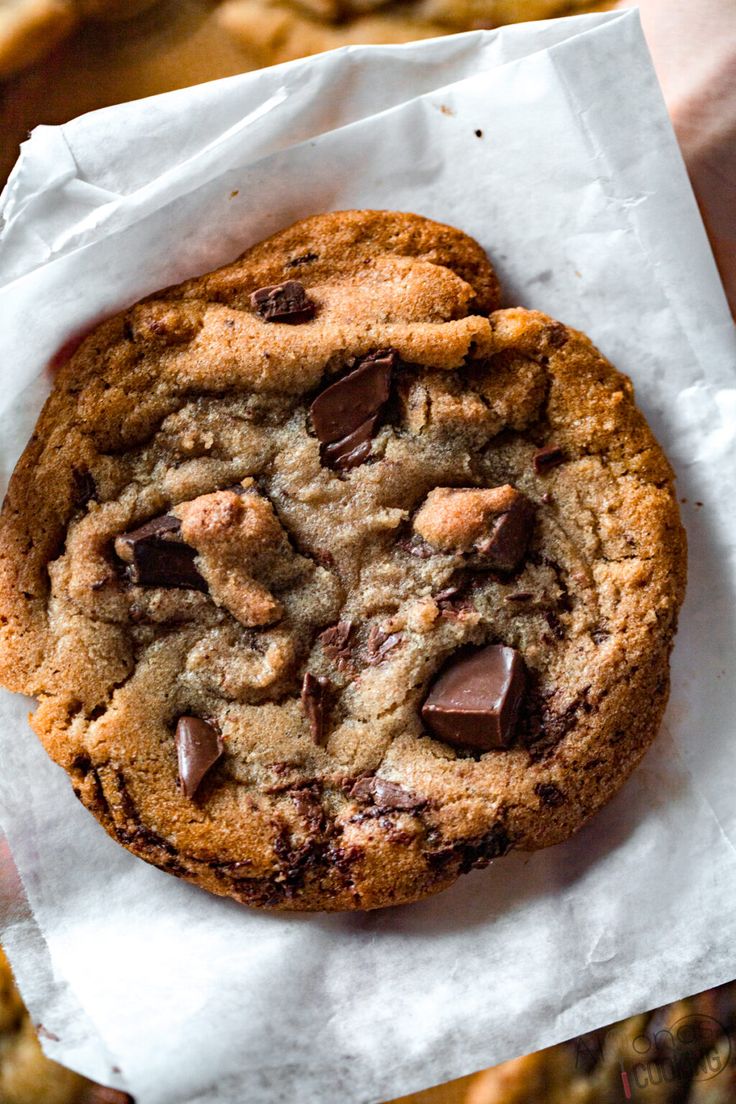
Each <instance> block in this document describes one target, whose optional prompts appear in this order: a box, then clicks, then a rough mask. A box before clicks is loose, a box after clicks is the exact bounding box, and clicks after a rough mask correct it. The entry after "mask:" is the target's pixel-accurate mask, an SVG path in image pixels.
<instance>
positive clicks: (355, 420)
mask: <svg viewBox="0 0 736 1104" xmlns="http://www.w3.org/2000/svg"><path fill="white" fill-rule="evenodd" d="M396 359H397V356H396V353H395V352H394V351H393V349H386V350H381V351H380V352H377V353H371V354H370V355H369V356H366V357H363V359H362V360H361V361H359V363H358V365H357V366H356V367H355V368H353V370H352V371H351V372H348V374H347V375H346V376H343V377H342V379H339V380H337V381H336V382H335V383H332V384H330V386H329V387H326V388H325V390H324V391H322V392H321V393H320V394H319V395H318V396H317V398H316V399H315V400H314V402H313V403H312V405H311V407H310V408H309V412H310V414H311V416H312V425H313V426H314V432H315V433H316V434H317V437H318V438H319V440H320V443H321V444H322V446H323V447H322V453H321V455H322V461H323V463H325V464H327V465H328V466H330V467H336V468H341V469H345V468H354V467H356V466H357V465H358V464H362V463H363V461H364V460H365V459H366V458H367V456H368V454H369V452H370V440H371V437H372V436H373V433H374V432H375V428H376V423H377V421H378V416H379V414H380V413H381V410H382V409H383V407H384V405H385V404H386V402H387V401H388V398H389V395H390V393H391V372H392V370H393V368H394V365H395V363H396Z"/></svg>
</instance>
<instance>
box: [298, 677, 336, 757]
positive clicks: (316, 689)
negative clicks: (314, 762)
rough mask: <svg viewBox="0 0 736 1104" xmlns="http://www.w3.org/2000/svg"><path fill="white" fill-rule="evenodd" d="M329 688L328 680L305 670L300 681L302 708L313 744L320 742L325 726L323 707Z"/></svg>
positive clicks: (324, 706)
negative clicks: (302, 679)
mask: <svg viewBox="0 0 736 1104" xmlns="http://www.w3.org/2000/svg"><path fill="white" fill-rule="evenodd" d="M329 690H330V680H329V679H327V678H324V677H323V676H318V675H313V674H312V672H311V671H307V672H306V674H305V675H304V681H303V682H302V695H301V701H302V709H303V710H304V715H305V716H306V718H307V721H308V722H309V731H310V733H311V736H312V739H313V740H314V742H315V744H317V745H319V744H321V743H322V737H323V735H324V727H325V708H326V704H327V701H326V699H327V695H328V693H329Z"/></svg>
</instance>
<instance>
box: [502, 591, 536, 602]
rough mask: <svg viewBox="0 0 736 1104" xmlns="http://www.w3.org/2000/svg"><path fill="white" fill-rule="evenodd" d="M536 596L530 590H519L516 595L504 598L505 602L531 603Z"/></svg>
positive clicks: (508, 595)
mask: <svg viewBox="0 0 736 1104" xmlns="http://www.w3.org/2000/svg"><path fill="white" fill-rule="evenodd" d="M533 597H534V595H533V594H532V592H531V591H530V590H519V591H517V592H516V594H507V595H506V596H505V597H504V601H505V602H529V601H530V600H531V599H532V598H533Z"/></svg>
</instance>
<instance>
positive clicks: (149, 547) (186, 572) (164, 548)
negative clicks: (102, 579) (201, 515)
mask: <svg viewBox="0 0 736 1104" xmlns="http://www.w3.org/2000/svg"><path fill="white" fill-rule="evenodd" d="M115 553H116V555H117V556H118V557H119V558H120V559H121V560H122V561H123V563H125V564H126V565H127V566H126V574H127V576H128V578H129V579H130V581H131V582H132V583H135V584H136V585H137V586H161V587H181V588H183V589H188V590H206V589H207V584H206V583H205V581H204V579H203V578H202V576H201V575H200V574H199V572H198V571H197V569H196V567H195V566H194V558H195V556H196V555H197V553H196V552H195V550H194V549H193V548H191V547H190V546H189V545H188V544H185V543H184V541H183V540H182V539H181V522H180V521H179V519H178V518H175V517H172V516H171V514H163V516H162V517H157V518H153V519H152V520H151V521H147V522H146V524H145V525H141V526H140V528H138V529H131V531H130V532H129V533H121V535H120V536H119V537H116V538H115Z"/></svg>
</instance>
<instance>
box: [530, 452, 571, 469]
mask: <svg viewBox="0 0 736 1104" xmlns="http://www.w3.org/2000/svg"><path fill="white" fill-rule="evenodd" d="M566 459H567V457H566V456H565V454H564V452H563V451H562V449H561V448H559V447H558V446H557V445H547V447H546V448H543V449H540V450H539V452H535V453H534V456H533V457H532V464H533V466H534V471H535V472H536V473H537V475H546V474H547V472H550V471H552V469H553V468H557V467H559V465H560V464H564V463H565V460H566Z"/></svg>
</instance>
